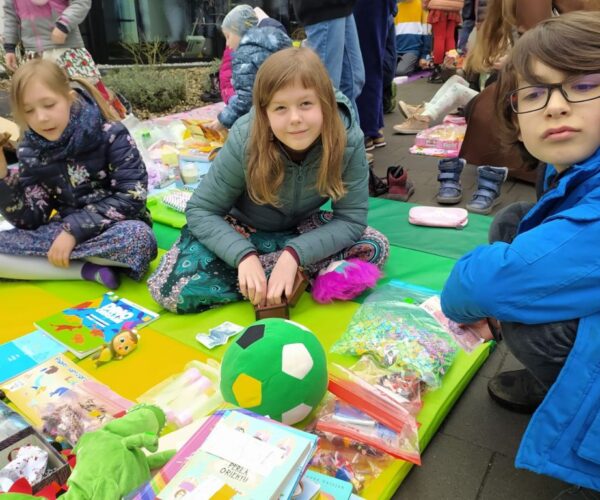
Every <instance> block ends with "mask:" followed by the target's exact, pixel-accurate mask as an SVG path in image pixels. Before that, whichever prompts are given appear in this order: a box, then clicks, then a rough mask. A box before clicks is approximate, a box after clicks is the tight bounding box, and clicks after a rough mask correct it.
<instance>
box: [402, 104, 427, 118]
mask: <svg viewBox="0 0 600 500" xmlns="http://www.w3.org/2000/svg"><path fill="white" fill-rule="evenodd" d="M423 108H424V106H423V105H422V104H419V105H417V106H415V105H413V104H408V103H406V102H404V101H398V111H400V113H402V115H404V118H410V117H411V116H413V115H418V114H419V113H421V112H422V111H423Z"/></svg>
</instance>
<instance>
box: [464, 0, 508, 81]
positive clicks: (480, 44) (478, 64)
mask: <svg viewBox="0 0 600 500" xmlns="http://www.w3.org/2000/svg"><path fill="white" fill-rule="evenodd" d="M514 5H515V0H490V1H489V2H488V4H487V7H486V12H485V19H484V20H483V23H482V24H481V26H479V27H478V28H477V33H476V40H475V44H474V45H473V47H472V48H471V49H470V50H469V52H468V53H467V57H466V59H465V71H466V72H467V73H469V74H476V73H487V72H488V71H490V70H491V69H492V68H493V66H494V62H495V61H496V60H497V59H498V58H499V57H501V56H503V55H505V54H508V52H509V51H510V48H511V46H512V44H513V35H512V33H513V23H514V22H515V15H514Z"/></svg>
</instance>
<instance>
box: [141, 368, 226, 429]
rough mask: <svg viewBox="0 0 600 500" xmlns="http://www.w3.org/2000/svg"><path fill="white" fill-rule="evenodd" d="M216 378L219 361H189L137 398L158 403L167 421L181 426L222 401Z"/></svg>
mask: <svg viewBox="0 0 600 500" xmlns="http://www.w3.org/2000/svg"><path fill="white" fill-rule="evenodd" d="M219 381H220V365H219V363H217V362H216V361H214V360H208V362H207V363H201V362H200V361H190V362H189V363H188V364H187V365H186V366H185V371H184V372H182V373H180V374H177V375H173V376H171V377H169V378H167V379H166V380H164V381H163V382H161V383H160V384H158V385H156V386H154V387H153V388H151V389H150V390H148V391H147V392H145V393H144V394H142V395H141V396H140V397H139V398H137V400H138V401H139V402H140V403H150V404H155V405H157V406H159V407H160V408H162V409H163V411H164V412H165V414H166V416H167V421H168V422H169V423H170V424H172V425H174V426H175V427H183V426H185V425H188V424H190V423H191V422H192V421H193V420H194V419H197V418H200V417H202V416H205V415H208V414H209V413H212V412H213V411H214V410H215V409H217V408H218V407H219V406H220V405H222V404H223V397H222V396H221V392H220V391H219Z"/></svg>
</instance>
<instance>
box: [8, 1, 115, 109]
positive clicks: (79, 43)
mask: <svg viewBox="0 0 600 500" xmlns="http://www.w3.org/2000/svg"><path fill="white" fill-rule="evenodd" d="M91 6H92V0H4V32H3V37H4V51H5V53H6V55H5V57H4V60H5V63H6V65H7V66H8V68H9V69H10V70H11V71H15V70H16V69H17V57H16V55H15V49H16V46H17V44H18V43H19V41H21V42H22V43H23V47H24V49H25V58H26V59H32V58H34V57H43V58H45V59H50V60H51V61H54V62H56V63H57V64H58V65H59V66H60V67H62V68H64V69H65V71H66V72H67V74H68V75H69V77H73V78H86V79H87V80H89V81H90V82H92V84H93V85H94V86H95V87H96V89H97V90H98V91H99V92H100V94H101V95H102V97H103V98H104V99H105V100H106V102H107V103H109V104H110V105H111V106H112V107H113V108H114V110H115V111H116V112H117V114H118V115H119V117H120V118H125V115H126V111H125V108H124V106H123V104H122V103H121V101H119V98H118V97H116V96H115V95H114V94H112V93H111V92H110V91H109V90H108V89H107V88H106V87H105V85H104V83H102V80H101V75H100V71H98V68H97V67H96V64H95V63H94V60H93V59H92V56H91V54H90V53H89V52H88V51H87V49H86V48H85V46H84V44H83V39H82V38H81V33H80V32H79V25H80V24H81V23H82V22H83V20H84V19H85V16H87V14H88V12H89V10H90V8H91Z"/></svg>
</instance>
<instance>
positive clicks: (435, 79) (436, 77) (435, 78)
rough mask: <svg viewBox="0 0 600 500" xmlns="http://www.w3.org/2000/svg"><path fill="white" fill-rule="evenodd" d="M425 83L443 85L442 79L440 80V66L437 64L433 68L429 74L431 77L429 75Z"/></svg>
mask: <svg viewBox="0 0 600 500" xmlns="http://www.w3.org/2000/svg"><path fill="white" fill-rule="evenodd" d="M427 81H428V82H429V83H444V79H443V78H442V66H441V65H439V64H436V65H435V66H434V67H433V71H432V72H431V75H429V78H428V79H427Z"/></svg>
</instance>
